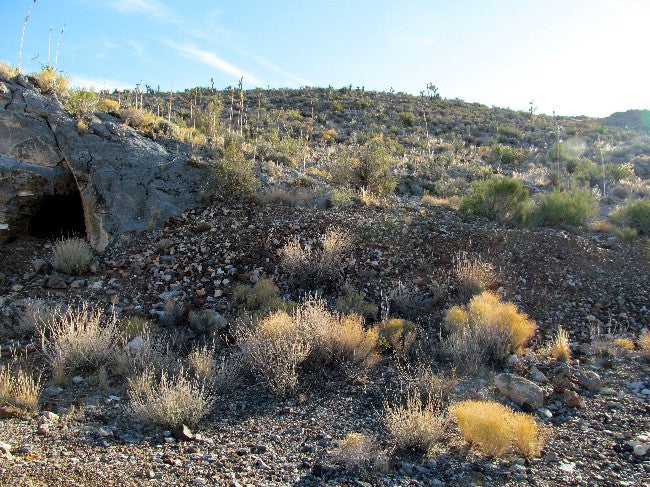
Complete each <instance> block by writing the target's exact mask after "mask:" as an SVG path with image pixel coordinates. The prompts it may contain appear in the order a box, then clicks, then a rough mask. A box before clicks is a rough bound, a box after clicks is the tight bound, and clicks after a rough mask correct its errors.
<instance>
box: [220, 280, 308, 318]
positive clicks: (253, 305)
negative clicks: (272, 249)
mask: <svg viewBox="0 0 650 487" xmlns="http://www.w3.org/2000/svg"><path fill="white" fill-rule="evenodd" d="M232 298H233V301H234V303H235V306H237V308H238V309H239V310H240V311H244V312H246V313H249V314H251V315H252V316H253V317H254V318H260V317H263V316H266V315H268V314H269V313H272V312H273V311H278V310H284V311H287V310H289V309H291V307H292V306H293V305H294V304H295V303H292V302H287V301H285V300H283V299H282V298H281V297H280V289H279V288H278V286H276V285H275V283H274V282H273V281H272V280H271V279H268V278H266V277H263V278H261V279H260V280H259V281H257V282H256V283H255V284H254V285H253V286H252V287H251V286H246V285H245V284H240V285H239V286H237V287H235V289H234V290H233V296H232Z"/></svg>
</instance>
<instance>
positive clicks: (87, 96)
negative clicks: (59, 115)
mask: <svg viewBox="0 0 650 487" xmlns="http://www.w3.org/2000/svg"><path fill="white" fill-rule="evenodd" d="M98 103H99V95H98V94H97V93H95V92H94V91H89V90H84V89H81V88H79V89H74V90H71V91H70V96H69V97H68V101H67V103H66V104H65V109H66V110H67V111H68V112H69V113H70V114H71V115H73V116H74V117H75V118H77V119H79V120H85V119H87V118H88V117H89V116H90V115H92V113H93V112H94V111H95V110H96V109H97V104H98Z"/></svg>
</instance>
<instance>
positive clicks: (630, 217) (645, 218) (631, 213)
mask: <svg viewBox="0 0 650 487" xmlns="http://www.w3.org/2000/svg"><path fill="white" fill-rule="evenodd" d="M612 218H613V220H614V221H615V222H616V223H617V224H619V225H625V226H628V227H630V228H632V229H634V230H636V231H637V232H638V233H640V234H642V235H648V234H650V200H634V201H630V202H628V203H626V204H625V206H622V207H621V208H619V209H618V210H616V211H615V212H614V213H613V215H612Z"/></svg>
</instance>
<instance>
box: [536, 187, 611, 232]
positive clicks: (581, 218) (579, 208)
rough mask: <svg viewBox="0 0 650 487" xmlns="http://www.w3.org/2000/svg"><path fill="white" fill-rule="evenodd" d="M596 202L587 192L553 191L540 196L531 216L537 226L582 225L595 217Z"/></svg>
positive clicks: (596, 210)
mask: <svg viewBox="0 0 650 487" xmlns="http://www.w3.org/2000/svg"><path fill="white" fill-rule="evenodd" d="M597 212H598V202H597V201H596V199H595V198H594V196H593V195H592V194H591V193H590V192H589V191H588V190H570V191H554V192H552V193H549V194H547V195H544V196H542V197H541V198H540V199H539V201H538V202H537V206H536V208H535V210H534V212H533V213H532V215H531V221H532V222H533V223H535V224H537V225H547V226H556V225H582V224H583V223H585V222H586V221H587V220H589V219H590V218H593V217H595V216H596V214H597Z"/></svg>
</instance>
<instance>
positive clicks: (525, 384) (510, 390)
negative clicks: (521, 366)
mask: <svg viewBox="0 0 650 487" xmlns="http://www.w3.org/2000/svg"><path fill="white" fill-rule="evenodd" d="M494 382H495V384H496V386H497V389H499V392H501V394H503V395H504V396H506V397H507V398H509V399H511V400H512V401H514V402H516V403H517V404H519V405H520V406H522V407H525V408H528V409H538V408H541V407H542V406H543V405H544V391H543V390H542V389H541V387H539V386H538V385H537V384H535V383H534V382H532V381H530V380H528V379H526V378H524V377H521V376H519V375H516V374H508V373H503V374H499V375H497V376H496V377H495V378H494Z"/></svg>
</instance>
